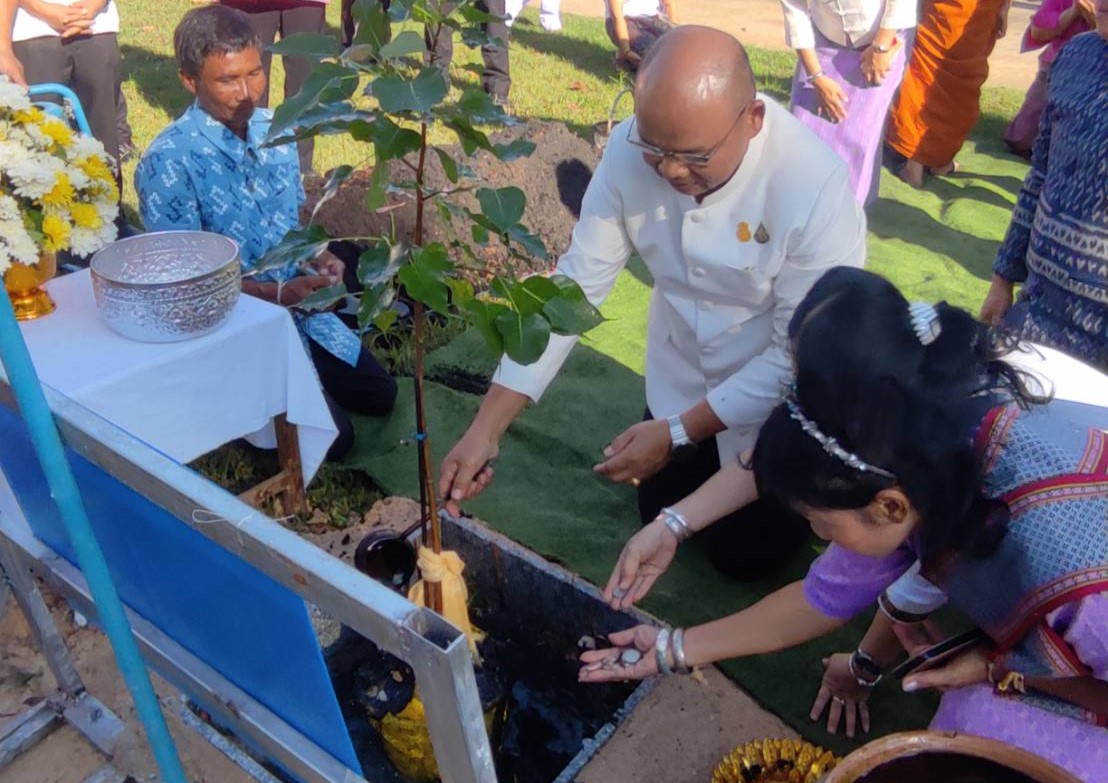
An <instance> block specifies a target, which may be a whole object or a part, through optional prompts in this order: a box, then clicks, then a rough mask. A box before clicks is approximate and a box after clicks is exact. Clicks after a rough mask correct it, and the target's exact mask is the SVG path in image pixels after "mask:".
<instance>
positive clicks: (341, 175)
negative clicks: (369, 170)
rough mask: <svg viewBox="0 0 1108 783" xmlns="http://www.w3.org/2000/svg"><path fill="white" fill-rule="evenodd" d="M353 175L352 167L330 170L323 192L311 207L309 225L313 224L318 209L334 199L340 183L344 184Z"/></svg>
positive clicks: (339, 167)
mask: <svg viewBox="0 0 1108 783" xmlns="http://www.w3.org/2000/svg"><path fill="white" fill-rule="evenodd" d="M353 173H354V167H353V166H336V167H335V168H333V169H331V173H330V174H328V175H327V182H326V183H325V184H324V185H323V192H322V193H320V194H319V200H318V201H316V203H315V206H314V207H312V219H311V220H309V221H308V222H309V223H314V222H315V216H316V214H317V213H318V212H319V208H320V207H322V206H323V205H324V204H326V203H327V202H328V201H330V200H331V199H333V198H334V197H335V195H336V194H337V193H338V192H339V188H340V187H341V186H342V183H344V182H346V180H347V179H349V178H350V175H351V174H353Z"/></svg>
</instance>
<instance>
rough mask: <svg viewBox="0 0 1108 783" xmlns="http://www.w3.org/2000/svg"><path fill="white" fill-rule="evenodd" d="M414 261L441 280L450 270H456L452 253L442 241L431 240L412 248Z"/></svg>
mask: <svg viewBox="0 0 1108 783" xmlns="http://www.w3.org/2000/svg"><path fill="white" fill-rule="evenodd" d="M412 263H413V264H415V265H416V266H419V267H423V268H424V269H426V270H427V272H428V273H429V274H431V275H434V276H435V277H436V278H438V279H440V280H441V279H442V278H443V276H445V275H446V274H447V273H448V272H452V271H453V270H454V263H453V262H452V261H451V260H450V253H449V252H448V251H447V249H446V245H444V244H442V243H441V242H431V243H429V244H426V245H423V246H421V247H416V248H412Z"/></svg>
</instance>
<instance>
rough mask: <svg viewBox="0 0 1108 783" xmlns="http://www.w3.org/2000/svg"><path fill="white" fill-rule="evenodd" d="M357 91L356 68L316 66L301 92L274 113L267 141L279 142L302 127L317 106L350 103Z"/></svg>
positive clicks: (331, 64)
mask: <svg viewBox="0 0 1108 783" xmlns="http://www.w3.org/2000/svg"><path fill="white" fill-rule="evenodd" d="M357 88H358V72H357V71H355V70H354V69H353V68H350V67H349V66H346V65H340V64H339V63H332V62H321V63H316V64H315V66H314V67H313V68H312V72H311V73H310V74H308V78H307V79H306V80H305V81H304V86H303V87H301V88H300V92H298V93H297V94H296V95H294V96H293V97H291V98H289V99H288V100H286V101H285V102H284V103H282V104H281V105H280V106H278V107H277V109H276V111H274V112H273V122H272V123H271V124H270V126H269V133H268V135H267V139H274V138H278V137H280V136H281V135H283V134H284V133H285V131H287V130H288V129H289V128H295V127H298V126H299V124H300V122H301V118H302V117H303V116H304V115H306V114H308V113H309V112H310V111H312V110H313V109H315V108H316V107H317V106H324V107H326V106H327V105H328V104H334V103H339V102H341V101H346V100H349V99H350V97H351V96H352V95H353V94H354V91H355V90H356V89H357ZM347 108H348V106H345V107H343V109H344V110H345V109H347ZM324 111H325V112H326V109H325V110H324Z"/></svg>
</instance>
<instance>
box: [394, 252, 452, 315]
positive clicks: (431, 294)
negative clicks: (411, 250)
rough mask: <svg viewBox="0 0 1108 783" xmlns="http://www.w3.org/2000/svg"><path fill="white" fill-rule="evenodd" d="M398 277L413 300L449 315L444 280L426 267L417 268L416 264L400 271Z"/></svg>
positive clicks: (448, 303) (448, 302)
mask: <svg viewBox="0 0 1108 783" xmlns="http://www.w3.org/2000/svg"><path fill="white" fill-rule="evenodd" d="M397 277H398V278H399V279H400V282H401V283H403V284H404V290H406V291H407V292H408V296H410V297H411V298H412V299H415V300H416V301H417V302H423V303H424V304H425V305H427V306H428V307H430V308H431V309H432V310H434V311H435V312H436V313H441V314H443V315H447V314H448V313H449V310H450V301H449V299H448V298H447V293H448V289H447V287H446V286H445V285H444V284H443V282H442V280H440V279H439V278H438V277H436V276H435V275H434V274H432V273H431V272H429V271H428V270H427V268H426V267H422V266H417V265H416V264H415V263H411V264H408V265H407V266H405V267H402V268H401V269H400V272H399V274H398V275H397Z"/></svg>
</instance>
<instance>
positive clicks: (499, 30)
mask: <svg viewBox="0 0 1108 783" xmlns="http://www.w3.org/2000/svg"><path fill="white" fill-rule="evenodd" d="M380 2H381V5H382V7H384V9H385V10H386V11H387V10H388V8H389V0H380ZM476 6H477V8H479V9H480V10H482V11H485V12H487V13H490V14H494V15H496V16H500V17H504V16H506V15H507V10H506V3H505V0H477V3H476ZM353 8H354V0H342V38H343V43H344V44H345V45H346V46H349V45H350V42H351V41H353V40H354V14H353ZM482 26H483V28H484V30H485V32H486V33H488V35H489V36H491V37H493V38H498V39H499V40H500V43H499V44H486V45H485V46H482V47H481V59H482V60H484V62H485V70H484V72H483V73H482V74H481V87H482V89H484V91H485V92H487V93H488V94H489V95H491V96H492V97H493V98H497V99H500V100H505V101H506V100H507V99H508V92H509V91H510V90H511V87H512V76H511V66H510V62H509V57H508V32H509V29H508V23H507V21H506V20H505V19H500V20H498V21H495V22H490V23H488V24H486V25H482ZM453 36H454V31H453V30H451V29H450V28H448V27H444V28H442V30H440V31H439V35H438V38H437V39H432V38H431V37H430V36H429V35H427V36H426V42H427V50H428V51H430V52H431V58H430V59H431V63H432V64H433V65H437V66H439V67H440V68H441V69H442V70H443V72H446V71H448V70H449V68H450V61H451V60H452V59H453V58H454V37H453Z"/></svg>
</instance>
